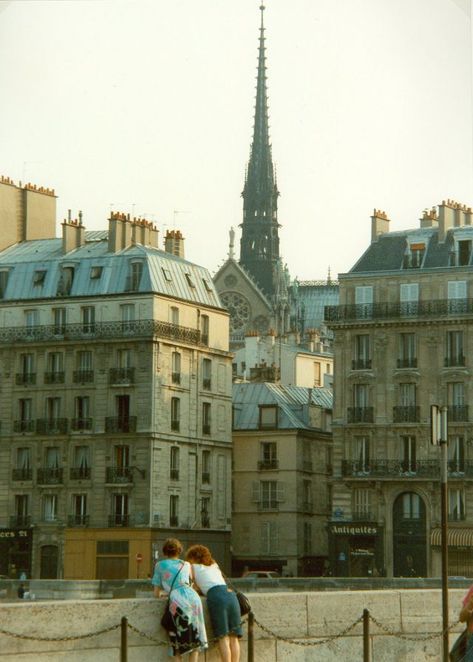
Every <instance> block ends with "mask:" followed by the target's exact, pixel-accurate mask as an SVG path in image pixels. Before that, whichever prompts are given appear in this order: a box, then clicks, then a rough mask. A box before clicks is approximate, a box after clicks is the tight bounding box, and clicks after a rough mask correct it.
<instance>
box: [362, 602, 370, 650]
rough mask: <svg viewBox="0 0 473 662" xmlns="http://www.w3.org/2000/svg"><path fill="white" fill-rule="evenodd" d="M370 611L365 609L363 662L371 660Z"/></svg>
mask: <svg viewBox="0 0 473 662" xmlns="http://www.w3.org/2000/svg"><path fill="white" fill-rule="evenodd" d="M370 660H371V655H370V612H369V609H363V662H370Z"/></svg>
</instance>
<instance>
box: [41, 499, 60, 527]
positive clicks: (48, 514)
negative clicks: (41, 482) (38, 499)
mask: <svg viewBox="0 0 473 662" xmlns="http://www.w3.org/2000/svg"><path fill="white" fill-rule="evenodd" d="M43 517H44V521H45V522H55V521H56V520H57V494H45V495H44V496H43Z"/></svg>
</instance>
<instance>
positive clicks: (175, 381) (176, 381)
mask: <svg viewBox="0 0 473 662" xmlns="http://www.w3.org/2000/svg"><path fill="white" fill-rule="evenodd" d="M171 380H172V383H173V384H180V383H181V373H180V372H173V373H172V375H171Z"/></svg>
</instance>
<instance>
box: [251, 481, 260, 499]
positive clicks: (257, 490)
mask: <svg viewBox="0 0 473 662" xmlns="http://www.w3.org/2000/svg"><path fill="white" fill-rule="evenodd" d="M251 500H252V501H253V502H256V503H259V502H260V501H261V490H260V484H259V483H257V482H256V481H255V482H253V489H252V495H251Z"/></svg>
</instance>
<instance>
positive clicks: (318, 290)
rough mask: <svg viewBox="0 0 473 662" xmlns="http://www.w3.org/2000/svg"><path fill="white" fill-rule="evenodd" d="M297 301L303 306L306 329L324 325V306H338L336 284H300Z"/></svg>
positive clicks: (337, 288)
mask: <svg viewBox="0 0 473 662" xmlns="http://www.w3.org/2000/svg"><path fill="white" fill-rule="evenodd" d="M298 296H299V301H300V302H301V303H302V304H303V305H304V326H305V328H306V329H316V328H320V326H321V325H322V324H323V323H324V308H325V306H338V303H339V298H340V296H339V287H338V284H333V283H332V284H329V283H323V284H322V283H321V284H315V285H314V284H311V283H310V282H309V283H307V284H306V283H304V282H302V283H300V284H299V288H298Z"/></svg>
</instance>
